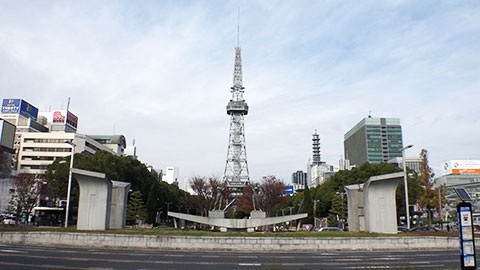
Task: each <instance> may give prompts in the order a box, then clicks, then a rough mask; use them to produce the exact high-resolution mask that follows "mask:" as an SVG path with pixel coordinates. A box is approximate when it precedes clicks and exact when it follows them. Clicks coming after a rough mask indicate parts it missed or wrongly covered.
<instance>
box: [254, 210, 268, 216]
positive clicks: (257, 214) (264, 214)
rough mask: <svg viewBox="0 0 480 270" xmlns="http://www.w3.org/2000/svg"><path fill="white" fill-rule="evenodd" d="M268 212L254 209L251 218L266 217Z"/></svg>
mask: <svg viewBox="0 0 480 270" xmlns="http://www.w3.org/2000/svg"><path fill="white" fill-rule="evenodd" d="M266 217H267V214H266V213H265V212H263V211H258V210H253V211H252V212H250V218H266Z"/></svg>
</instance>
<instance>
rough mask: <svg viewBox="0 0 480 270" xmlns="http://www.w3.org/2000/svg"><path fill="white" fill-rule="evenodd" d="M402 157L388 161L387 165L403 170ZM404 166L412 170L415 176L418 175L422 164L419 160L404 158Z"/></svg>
mask: <svg viewBox="0 0 480 270" xmlns="http://www.w3.org/2000/svg"><path fill="white" fill-rule="evenodd" d="M402 159H403V158H402V157H396V158H392V159H390V160H389V161H388V163H390V164H392V165H393V166H395V167H397V168H401V169H402V170H403V163H402ZM405 162H406V164H405V165H406V166H407V168H408V169H410V170H414V171H415V172H416V173H417V174H418V173H420V163H421V162H422V159H421V158H414V157H406V158H405Z"/></svg>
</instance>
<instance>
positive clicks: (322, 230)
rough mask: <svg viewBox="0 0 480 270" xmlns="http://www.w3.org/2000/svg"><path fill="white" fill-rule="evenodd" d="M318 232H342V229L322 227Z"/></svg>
mask: <svg viewBox="0 0 480 270" xmlns="http://www.w3.org/2000/svg"><path fill="white" fill-rule="evenodd" d="M318 231H319V232H342V229H340V228H337V227H322V228H320V229H319V230H318Z"/></svg>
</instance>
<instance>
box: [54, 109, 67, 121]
mask: <svg viewBox="0 0 480 270" xmlns="http://www.w3.org/2000/svg"><path fill="white" fill-rule="evenodd" d="M52 122H53V123H65V116H63V115H62V112H60V111H56V112H54V113H53V121H52Z"/></svg>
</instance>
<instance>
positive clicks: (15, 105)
mask: <svg viewBox="0 0 480 270" xmlns="http://www.w3.org/2000/svg"><path fill="white" fill-rule="evenodd" d="M19 112H20V99H4V100H3V102H2V113H19Z"/></svg>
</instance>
